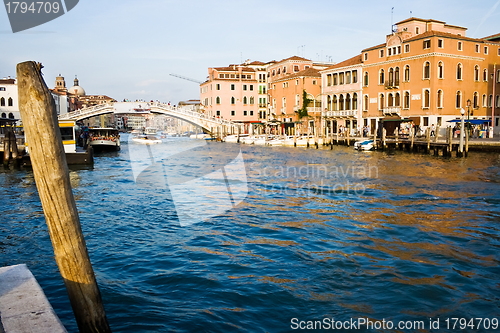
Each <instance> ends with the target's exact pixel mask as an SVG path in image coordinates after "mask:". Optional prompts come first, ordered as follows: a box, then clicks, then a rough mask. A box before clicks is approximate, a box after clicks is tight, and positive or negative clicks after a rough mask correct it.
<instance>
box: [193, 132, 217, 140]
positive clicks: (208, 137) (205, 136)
mask: <svg viewBox="0 0 500 333" xmlns="http://www.w3.org/2000/svg"><path fill="white" fill-rule="evenodd" d="M189 137H190V138H191V139H203V140H211V139H212V136H211V135H210V134H205V133H200V134H191V135H190V136H189Z"/></svg>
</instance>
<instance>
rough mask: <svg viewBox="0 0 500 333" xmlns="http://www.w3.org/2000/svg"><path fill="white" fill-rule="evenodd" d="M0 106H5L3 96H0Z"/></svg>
mask: <svg viewBox="0 0 500 333" xmlns="http://www.w3.org/2000/svg"><path fill="white" fill-rule="evenodd" d="M0 106H5V98H3V97H2V98H0ZM4 118H5V117H4Z"/></svg>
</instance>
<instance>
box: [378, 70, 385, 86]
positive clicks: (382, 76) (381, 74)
mask: <svg viewBox="0 0 500 333" xmlns="http://www.w3.org/2000/svg"><path fill="white" fill-rule="evenodd" d="M378 82H379V84H384V82H385V78H384V70H383V69H381V70H380V72H379V81H378Z"/></svg>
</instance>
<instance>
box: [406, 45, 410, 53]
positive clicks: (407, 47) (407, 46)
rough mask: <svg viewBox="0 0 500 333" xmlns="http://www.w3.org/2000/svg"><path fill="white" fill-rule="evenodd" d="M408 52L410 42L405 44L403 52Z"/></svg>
mask: <svg viewBox="0 0 500 333" xmlns="http://www.w3.org/2000/svg"><path fill="white" fill-rule="evenodd" d="M408 52H410V44H405V53H408Z"/></svg>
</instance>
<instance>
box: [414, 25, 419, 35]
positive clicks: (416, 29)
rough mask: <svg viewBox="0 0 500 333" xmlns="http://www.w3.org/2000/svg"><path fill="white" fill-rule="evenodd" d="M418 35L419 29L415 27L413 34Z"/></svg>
mask: <svg viewBox="0 0 500 333" xmlns="http://www.w3.org/2000/svg"><path fill="white" fill-rule="evenodd" d="M419 33H420V28H419V27H416V28H415V34H416V35H418V34H419Z"/></svg>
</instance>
